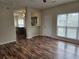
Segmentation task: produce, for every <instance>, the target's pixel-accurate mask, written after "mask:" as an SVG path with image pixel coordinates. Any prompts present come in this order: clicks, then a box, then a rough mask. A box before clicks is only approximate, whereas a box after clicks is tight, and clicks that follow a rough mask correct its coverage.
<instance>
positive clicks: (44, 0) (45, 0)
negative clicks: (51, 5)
mask: <svg viewBox="0 0 79 59" xmlns="http://www.w3.org/2000/svg"><path fill="white" fill-rule="evenodd" d="M43 2H44V3H46V2H48V1H47V0H43ZM49 2H56V1H55V0H54V1H49Z"/></svg>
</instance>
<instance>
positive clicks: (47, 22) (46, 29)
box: [43, 15, 53, 36]
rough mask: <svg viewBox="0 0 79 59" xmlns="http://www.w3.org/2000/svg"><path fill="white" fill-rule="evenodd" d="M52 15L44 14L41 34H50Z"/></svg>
mask: <svg viewBox="0 0 79 59" xmlns="http://www.w3.org/2000/svg"><path fill="white" fill-rule="evenodd" d="M52 29H53V28H52V16H50V15H44V18H43V35H44V36H52Z"/></svg>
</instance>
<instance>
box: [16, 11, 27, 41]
mask: <svg viewBox="0 0 79 59" xmlns="http://www.w3.org/2000/svg"><path fill="white" fill-rule="evenodd" d="M25 13H26V11H25V10H16V11H15V12H14V23H15V27H16V37H17V40H19V39H25V38H26V27H25Z"/></svg>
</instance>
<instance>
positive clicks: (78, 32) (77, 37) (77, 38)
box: [57, 12, 79, 40]
mask: <svg viewBox="0 0 79 59" xmlns="http://www.w3.org/2000/svg"><path fill="white" fill-rule="evenodd" d="M73 13H78V27H71V26H70V27H68V26H67V21H68V14H70V13H63V14H58V15H64V14H66V26H57V31H58V27H59V28H65V30H66V31H65V36H59V35H58V32H57V36H59V37H63V38H68V39H73V40H79V36H78V35H79V12H73ZM58 15H57V17H58ZM57 22H58V18H57ZM68 28H77V34H76V39H74V38H69V37H67V29H68Z"/></svg>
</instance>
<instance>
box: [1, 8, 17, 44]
mask: <svg viewBox="0 0 79 59" xmlns="http://www.w3.org/2000/svg"><path fill="white" fill-rule="evenodd" d="M13 41H16V33H15V28H14V19H13V10H12V9H8V8H6V7H4V8H0V45H1V44H5V43H9V42H13Z"/></svg>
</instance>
